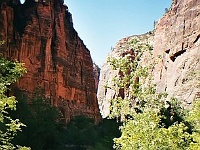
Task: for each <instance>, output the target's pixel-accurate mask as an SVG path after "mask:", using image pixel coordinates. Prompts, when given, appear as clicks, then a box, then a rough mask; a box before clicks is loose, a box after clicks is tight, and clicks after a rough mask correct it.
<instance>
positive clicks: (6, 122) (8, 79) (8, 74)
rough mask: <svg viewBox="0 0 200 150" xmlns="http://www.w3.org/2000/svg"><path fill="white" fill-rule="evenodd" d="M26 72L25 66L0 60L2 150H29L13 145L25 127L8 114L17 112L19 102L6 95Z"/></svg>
mask: <svg viewBox="0 0 200 150" xmlns="http://www.w3.org/2000/svg"><path fill="white" fill-rule="evenodd" d="M1 44H2V43H1ZM25 72H26V69H25V68H24V65H23V64H21V63H18V62H11V61H8V60H5V59H4V58H0V149H2V150H13V149H28V148H26V147H20V146H16V145H13V144H12V143H11V140H12V139H13V138H14V136H16V134H17V132H18V131H21V127H22V126H25V125H24V124H23V123H21V122H20V120H19V119H12V118H11V117H10V114H9V113H8V112H9V111H10V110H11V111H14V110H16V103H17V101H16V99H15V97H14V96H8V95H6V93H7V91H8V90H9V87H10V85H11V84H12V83H14V82H16V81H17V80H18V79H19V78H20V77H21V76H22V75H23V74H24V73H25Z"/></svg>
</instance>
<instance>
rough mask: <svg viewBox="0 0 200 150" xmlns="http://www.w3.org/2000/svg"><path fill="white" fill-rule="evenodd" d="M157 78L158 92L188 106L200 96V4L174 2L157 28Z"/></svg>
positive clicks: (183, 0) (182, 0) (187, 0)
mask: <svg viewBox="0 0 200 150" xmlns="http://www.w3.org/2000/svg"><path fill="white" fill-rule="evenodd" d="M154 55H155V56H161V59H160V61H159V63H158V64H157V66H156V68H155V70H154V74H155V80H156V84H157V91H159V92H163V91H166V92H167V93H168V94H169V97H172V96H174V97H177V98H178V99H180V100H181V102H182V103H183V104H184V105H185V106H188V105H190V104H191V103H192V101H193V100H194V99H195V97H197V96H198V93H199V92H200V84H199V81H200V1H199V0H174V1H173V4H172V6H171V8H170V10H169V12H168V13H166V14H165V15H164V16H163V18H162V19H160V20H159V21H158V23H157V25H156V29H155V36H154Z"/></svg>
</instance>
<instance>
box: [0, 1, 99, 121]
mask: <svg viewBox="0 0 200 150" xmlns="http://www.w3.org/2000/svg"><path fill="white" fill-rule="evenodd" d="M0 7H1V9H0V40H4V41H5V42H6V44H4V45H3V46H2V47H1V48H0V53H1V54H2V55H3V56H4V57H6V58H9V59H12V60H15V59H16V60H18V61H20V62H24V63H25V66H26V68H27V70H28V73H27V74H26V75H25V76H24V77H23V78H22V79H20V81H19V82H18V83H17V85H16V87H17V89H20V90H21V91H23V92H25V93H27V94H28V95H31V94H32V93H33V91H34V90H35V88H37V87H38V86H39V87H42V88H43V89H44V91H45V95H46V97H48V98H49V99H50V100H51V102H52V104H53V105H55V106H57V107H58V108H59V109H60V110H61V111H62V113H63V115H64V118H65V119H66V121H68V120H69V119H70V117H72V116H76V115H86V116H89V117H92V118H95V119H99V117H100V115H99V109H98V104H97V99H96V89H95V80H94V76H93V62H92V59H91V56H90V52H89V50H88V49H87V48H86V46H85V45H84V43H83V41H82V40H81V39H80V38H79V36H78V34H77V32H76V31H75V29H74V28H73V23H72V16H71V14H70V13H69V12H68V8H67V6H65V5H63V0H45V1H44V0H38V1H35V0H26V1H25V3H24V4H20V1H19V0H0Z"/></svg>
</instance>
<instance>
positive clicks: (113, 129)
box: [66, 116, 120, 150]
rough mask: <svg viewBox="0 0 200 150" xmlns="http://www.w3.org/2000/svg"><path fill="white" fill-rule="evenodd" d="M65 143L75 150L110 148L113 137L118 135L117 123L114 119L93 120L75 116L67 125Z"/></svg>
mask: <svg viewBox="0 0 200 150" xmlns="http://www.w3.org/2000/svg"><path fill="white" fill-rule="evenodd" d="M66 133H67V136H66V145H67V146H68V147H70V149H74V150H75V149H77V150H112V149H113V148H112V146H113V138H114V137H116V136H117V137H119V136H120V132H119V124H117V123H116V121H115V120H107V119H105V120H103V121H101V122H100V123H98V124H97V125H95V123H94V120H93V119H90V118H86V117H84V116H77V117H75V118H73V119H72V120H71V122H70V123H69V124H68V125H67V132H66Z"/></svg>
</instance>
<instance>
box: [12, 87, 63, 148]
mask: <svg viewBox="0 0 200 150" xmlns="http://www.w3.org/2000/svg"><path fill="white" fill-rule="evenodd" d="M19 93H20V92H18V95H17V98H18V97H20V101H19V102H18V104H17V111H16V113H13V114H12V116H13V118H19V119H20V120H21V121H22V122H23V123H25V124H26V127H24V128H23V132H21V133H19V134H18V135H17V136H16V137H15V138H14V140H13V143H19V144H20V145H25V146H28V147H31V149H33V150H45V149H48V150H61V149H63V148H64V141H63V140H62V138H63V136H64V135H63V133H64V129H63V124H62V123H61V122H60V118H61V117H60V113H59V111H58V110H57V108H55V107H53V106H51V105H50V103H49V101H48V99H46V98H45V97H44V92H43V90H42V89H41V88H38V89H36V90H35V93H34V94H33V97H32V98H28V97H26V96H24V95H23V96H22V95H19ZM27 137H28V138H27Z"/></svg>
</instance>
